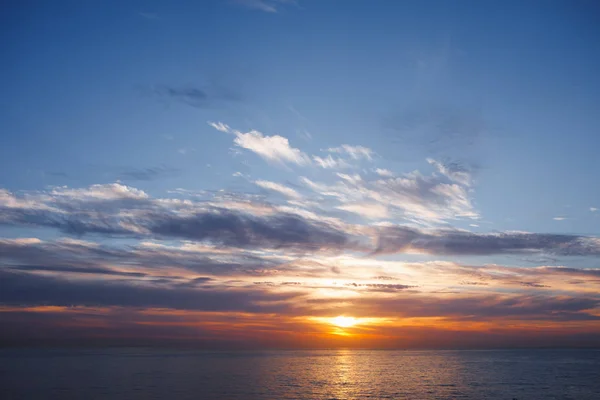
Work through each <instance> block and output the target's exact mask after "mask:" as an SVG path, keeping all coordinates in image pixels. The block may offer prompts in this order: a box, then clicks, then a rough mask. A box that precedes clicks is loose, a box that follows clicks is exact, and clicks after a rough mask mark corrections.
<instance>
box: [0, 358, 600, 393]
mask: <svg viewBox="0 0 600 400" xmlns="http://www.w3.org/2000/svg"><path fill="white" fill-rule="evenodd" d="M0 398H2V399H4V400H7V399H28V400H29V399H173V400H178V399H411V400H413V399H509V400H512V399H519V400H534V399H544V400H549V399H573V400H586V399H590V400H591V399H600V351H598V350H497V351H496V350H494V351H472V350H470V351H377V350H323V351H319V350H315V351H262V352H258V351H257V352H201V351H185V350H156V349H104V350H39V349H30V350H0Z"/></svg>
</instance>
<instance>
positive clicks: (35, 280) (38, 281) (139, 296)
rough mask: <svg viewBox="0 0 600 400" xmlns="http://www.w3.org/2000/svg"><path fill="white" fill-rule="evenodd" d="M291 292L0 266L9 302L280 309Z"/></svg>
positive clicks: (2, 298)
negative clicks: (46, 273)
mask: <svg viewBox="0 0 600 400" xmlns="http://www.w3.org/2000/svg"><path fill="white" fill-rule="evenodd" d="M293 297H296V295H295V294H293V293H289V292H288V293H269V292H266V291H264V290H263V291H260V290H251V289H230V290H222V289H220V288H212V289H211V288H207V289H204V290H198V289H195V288H183V287H168V286H167V287H161V286H155V285H152V284H151V283H150V284H142V283H140V282H138V283H136V284H131V283H129V282H126V281H114V282H105V281H91V280H82V279H80V280H66V279H61V278H52V277H42V276H38V275H34V274H29V273H23V272H16V271H6V270H0V303H2V304H12V305H25V304H26V305H42V304H52V305H54V306H67V307H68V306H70V305H73V304H77V305H81V306H120V307H154V308H170V309H179V310H203V311H244V312H254V313H262V312H265V313H268V312H280V311H282V309H284V308H287V306H286V305H282V304H281V302H282V301H284V300H289V299H291V298H293Z"/></svg>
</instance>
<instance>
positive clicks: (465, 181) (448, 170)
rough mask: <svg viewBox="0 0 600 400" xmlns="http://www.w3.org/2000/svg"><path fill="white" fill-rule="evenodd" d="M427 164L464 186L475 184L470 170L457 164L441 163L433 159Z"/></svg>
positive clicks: (429, 159)
mask: <svg viewBox="0 0 600 400" xmlns="http://www.w3.org/2000/svg"><path fill="white" fill-rule="evenodd" d="M427 162H428V163H429V164H431V165H433V166H435V167H436V168H437V170H438V171H439V172H440V173H441V174H442V175H444V176H446V177H447V178H448V179H450V180H451V181H454V182H457V183H459V184H461V185H464V186H467V187H468V186H471V185H472V184H473V176H472V173H471V171H470V170H468V169H467V168H466V167H464V166H463V165H461V164H459V163H457V162H445V163H442V162H439V161H436V160H434V159H432V158H428V159H427Z"/></svg>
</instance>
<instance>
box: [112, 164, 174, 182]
mask: <svg viewBox="0 0 600 400" xmlns="http://www.w3.org/2000/svg"><path fill="white" fill-rule="evenodd" d="M179 172H180V171H179V170H178V169H177V168H170V167H167V166H164V165H162V166H158V167H146V168H133V167H131V168H123V169H122V170H121V171H120V172H119V173H118V177H119V179H122V180H129V181H153V180H156V179H161V178H169V177H173V176H176V175H177V174H178V173H179Z"/></svg>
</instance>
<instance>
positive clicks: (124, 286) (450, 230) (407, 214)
mask: <svg viewBox="0 0 600 400" xmlns="http://www.w3.org/2000/svg"><path fill="white" fill-rule="evenodd" d="M209 125H210V126H211V127H213V128H215V129H216V131H217V133H223V134H227V135H231V138H232V139H233V144H234V145H235V146H237V147H238V148H240V150H241V151H244V152H247V153H248V154H254V155H255V156H258V157H259V158H260V159H262V160H264V162H266V163H267V165H270V166H271V167H272V168H278V169H281V170H282V171H284V172H285V173H287V174H289V175H291V176H293V177H295V180H293V181H290V180H287V181H285V182H274V181H270V180H266V179H259V177H250V176H248V175H247V174H243V173H241V172H240V173H236V174H234V177H232V179H239V180H243V181H244V182H245V185H246V187H248V188H249V190H248V191H244V192H234V191H229V190H219V191H200V192H191V191H187V190H184V189H175V190H171V191H169V192H168V193H166V196H163V197H155V196H151V195H150V194H149V193H147V192H145V191H144V190H142V189H138V188H135V187H132V186H128V185H125V184H123V183H120V182H115V183H105V184H94V185H91V186H88V187H83V188H71V187H53V188H49V189H47V190H41V191H29V192H17V193H13V192H10V191H8V190H6V189H2V190H0V224H2V225H4V226H5V227H10V228H13V229H16V228H20V229H28V230H30V231H31V232H38V233H40V234H41V235H42V236H48V235H50V237H53V238H52V239H44V240H43V239H40V238H38V237H36V236H30V237H21V238H13V239H9V238H7V239H2V240H0V250H1V251H0V262H1V263H2V269H1V270H0V274H1V279H0V303H1V304H2V307H1V309H0V311H1V312H2V314H1V315H2V316H3V319H6V320H7V321H9V322H10V323H11V326H12V328H11V330H10V331H9V332H8V333H7V334H6V337H5V338H4V340H13V341H15V340H16V341H19V340H24V339H22V338H23V336H22V335H23V334H24V333H27V335H25V337H31V340H41V339H40V338H37V336H35V335H34V334H33V333H32V332H30V330H31V328H32V324H33V325H35V324H36V318H37V317H34V316H35V315H40V316H41V315H47V316H48V317H49V319H47V320H46V321H48V322H44V323H45V324H47V323H51V322H50V321H54V320H56V323H57V324H59V325H64V324H65V322H64V321H63V320H62V319H63V318H64V317H65V316H66V315H68V318H69V320H70V321H71V324H72V325H73V326H72V327H71V328H69V329H68V332H69V334H68V335H67V337H72V335H75V337H79V336H80V337H81V338H85V337H86V335H89V334H90V331H89V329H92V327H93V326H95V325H94V323H92V322H90V319H89V318H90V317H89V315H90V314H92V315H94V317H93V320H97V321H98V322H97V323H99V321H100V320H102V321H104V322H102V323H103V324H108V325H107V326H108V327H109V328H107V329H108V330H107V332H106V340H108V341H109V342H110V341H111V340H112V341H117V342H119V341H120V340H124V341H126V339H124V338H126V337H130V335H134V336H135V335H138V336H141V337H143V338H144V339H148V340H150V339H151V338H152V337H153V336H154V335H159V332H162V333H160V334H161V335H165V334H166V335H167V337H168V338H169V340H173V341H175V340H180V339H182V338H186V339H185V340H190V339H189V337H188V336H187V335H188V334H189V330H190V329H192V328H191V326H196V325H198V322H196V320H197V319H198V318H201V319H202V320H203V321H212V322H210V323H208V322H205V323H200V324H199V328H198V329H200V330H202V332H203V333H202V335H203V337H204V338H205V339H207V340H208V342H207V343H211V341H214V343H220V340H226V342H227V343H228V345H231V346H237V345H239V346H246V345H253V344H257V343H262V344H263V345H264V344H265V343H264V342H263V341H262V339H260V337H261V335H262V334H265V331H264V330H265V329H266V330H267V332H270V331H271V330H274V329H278V328H276V327H278V326H280V324H282V323H285V324H288V327H287V328H282V331H281V332H279V333H278V335H279V338H278V340H279V342H277V343H279V344H280V345H285V346H291V347H296V346H300V347H303V346H308V345H309V344H310V345H311V346H317V347H318V346H331V345H332V344H331V343H332V341H333V342H335V340H334V339H332V337H333V338H334V337H335V335H339V332H335V331H333V333H332V332H331V330H330V325H331V324H328V323H327V321H328V320H329V319H331V318H333V317H335V316H336V315H346V314H348V315H353V316H354V317H356V318H358V320H359V321H363V322H362V325H359V326H358V327H356V328H353V330H352V335H355V336H356V337H359V338H360V340H361V343H363V344H364V343H367V344H368V345H369V346H392V347H393V346H398V345H400V342H399V340H400V339H399V338H400V337H401V336H402V335H400V334H399V331H398V329H404V330H406V331H407V332H410V331H411V330H414V332H417V333H418V334H415V335H416V336H414V337H408V338H407V337H406V336H405V335H404V336H402V338H403V339H402V340H403V343H405V344H406V343H408V344H410V343H412V344H413V345H415V346H416V345H424V343H422V342H420V341H419V340H418V336H419V335H422V334H423V332H424V331H427V332H429V334H431V335H434V336H435V337H437V335H436V334H435V332H438V331H440V330H442V331H443V330H446V329H450V330H452V331H453V332H455V333H456V328H449V326H451V325H452V326H453V324H456V323H459V322H460V326H461V327H460V328H459V329H458V330H459V331H464V332H465V334H481V333H482V332H484V331H489V332H491V331H494V330H497V329H500V327H501V326H503V325H504V324H508V323H510V324H518V325H519V328H518V329H515V330H514V331H513V332H512V333H511V334H510V335H509V336H507V339H506V343H505V344H506V345H510V344H518V343H524V342H527V340H529V339H528V338H529V337H530V335H531V332H532V330H536V329H538V327H539V326H541V325H543V326H552V329H555V330H556V332H555V335H556V340H557V343H563V342H561V340H563V341H564V340H566V339H565V338H568V337H569V335H571V334H572V333H573V332H574V331H577V332H579V333H581V332H584V333H585V332H588V333H589V334H590V335H591V333H593V332H596V329H597V327H598V323H599V321H600V296H599V295H598V293H599V289H600V270H598V269H597V268H575V267H569V266H568V262H569V260H570V259H572V258H584V259H588V260H590V261H595V260H597V259H598V257H599V256H600V239H598V238H597V237H590V236H581V235H567V234H549V233H532V232H481V231H477V232H475V231H469V230H467V229H464V228H457V227H452V225H451V224H452V223H454V222H456V221H466V222H469V221H471V222H478V221H479V220H481V218H482V216H481V215H480V213H479V212H478V211H477V209H476V207H475V206H474V203H473V196H474V193H475V190H476V186H477V185H476V179H475V177H474V175H473V172H472V171H470V170H468V169H465V168H461V167H458V166H457V165H456V164H453V163H451V162H445V163H444V162H441V161H437V160H434V159H431V158H430V159H427V160H424V162H423V166H424V167H425V168H426V169H428V172H426V173H422V172H419V171H416V170H415V171H408V172H402V171H392V170H389V169H384V168H380V167H379V166H378V159H379V156H378V155H377V153H376V152H375V151H373V150H371V149H369V148H367V147H365V146H361V145H350V144H341V145H340V146H338V147H334V148H328V149H326V150H323V152H324V153H325V154H327V156H325V157H326V158H323V157H320V156H317V155H310V154H308V153H306V152H305V151H302V150H301V149H299V148H296V147H293V146H292V144H291V143H290V141H289V140H288V139H287V138H285V137H283V136H280V135H272V136H271V135H267V134H264V133H262V132H258V131H256V130H251V131H249V132H246V133H244V132H241V131H238V130H235V129H232V128H230V127H229V126H228V125H226V124H225V123H222V122H210V123H209ZM325 160H330V161H325ZM291 168H294V169H293V170H292V169H291ZM315 171H316V172H318V174H319V176H320V177H321V179H320V180H318V181H317V180H316V179H313V178H308V177H307V176H314V175H315ZM252 188H254V190H252ZM469 225H476V224H469ZM456 256H461V257H471V258H472V259H473V261H472V262H466V263H465V262H457V261H456V260H453V259H452V257H456ZM494 256H502V257H506V256H512V257H521V259H522V260H525V258H526V257H538V258H540V259H541V260H544V259H546V260H552V261H553V262H554V264H555V265H543V264H541V265H537V266H527V267H522V266H511V265H502V264H498V263H496V262H494V261H493V257H494ZM406 257H409V258H406ZM410 257H413V258H414V257H417V258H415V259H412V260H411V259H410ZM448 257H450V258H448ZM481 257H492V259H491V260H490V261H489V262H484V263H481V262H482V261H481ZM523 262H525V261H523ZM557 262H558V264H557ZM562 263H565V264H564V265H563V264H562ZM169 310H171V311H169ZM123 313H126V314H127V315H128V318H133V320H135V321H138V323H139V324H142V325H143V326H144V327H145V328H147V329H148V331H147V333H144V332H142V331H140V330H136V328H135V326H132V323H128V324H126V325H122V322H118V321H120V319H121V318H122V316H123ZM167 316H170V317H168V319H171V318H177V319H178V320H179V321H180V322H178V323H177V324H176V326H177V328H173V329H172V330H168V329H167V328H166V326H169V325H168V324H167V322H165V321H164V318H167ZM227 316H229V317H227ZM40 318H41V317H40ZM224 318H233V320H231V319H230V320H229V321H230V322H229V325H227V326H228V328H224V327H223V326H222V324H224V323H225V322H223V321H222V320H223V319H224ZM254 319H256V320H257V321H261V322H260V324H261V326H263V327H262V328H261V329H258V330H257V331H256V332H254V333H253V334H249V335H247V336H244V335H241V334H240V332H239V331H238V329H241V328H240V327H241V326H246V325H247V324H251V322H249V321H250V320H254ZM61 321H62V322H61ZM242 321H243V322H242ZM88 324H91V325H89V326H88ZM165 324H167V325H165ZM133 325H135V323H133ZM215 326H218V327H219V328H218V329H217V328H215ZM183 327H186V328H185V329H183ZM49 329H50V328H49ZM52 329H54V328H52ZM165 329H167V331H168V332H167V333H165ZM215 329H216V330H215ZM250 329H252V328H250ZM11 332H12V333H11ZM135 332H137V333H135ZM261 332H262V333H261ZM31 335H33V336H31ZM240 335H241V336H240ZM255 335H258V336H255ZM342 336H344V344H345V345H348V343H349V342H348V340H349V339H348V338H349V337H350V336H347V334H346V332H344V335H342ZM409 336H410V335H409ZM492 336H493V335H492ZM19 337H20V338H19ZM298 337H304V339H302V340H300V339H298ZM36 338H37V339H36ZM311 338H312V339H311ZM64 339H65V340H66V337H65V338H64ZM48 340H50V339H48ZM60 340H62V339H61V338H60V337H52V338H51V340H50V341H58V342H60ZM167 341H168V340H167ZM192 342H193V340H192ZM350 343H351V342H350ZM456 343H458V342H456ZM490 343H492V342H490ZM428 345H430V346H438V345H439V346H445V345H450V344H449V342H448V341H445V340H442V339H440V338H437V339H436V340H434V341H432V342H431V343H429V344H428Z"/></svg>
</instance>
